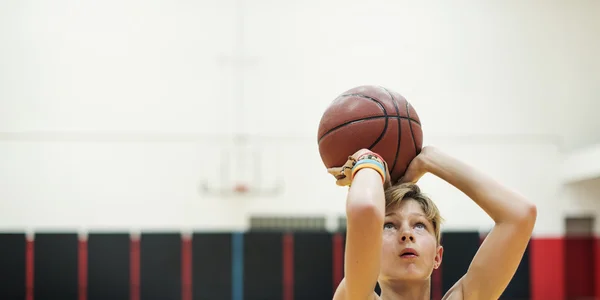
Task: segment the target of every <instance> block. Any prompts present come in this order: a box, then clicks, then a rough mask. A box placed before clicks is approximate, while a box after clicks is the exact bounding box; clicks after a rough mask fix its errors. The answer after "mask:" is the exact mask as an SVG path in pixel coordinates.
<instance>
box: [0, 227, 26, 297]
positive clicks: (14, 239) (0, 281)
mask: <svg viewBox="0 0 600 300" xmlns="http://www.w3.org/2000/svg"><path fill="white" fill-rule="evenodd" d="M25 246H26V239H25V234H22V233H2V234H0V299H25Z"/></svg>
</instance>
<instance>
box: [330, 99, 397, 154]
mask: <svg viewBox="0 0 600 300" xmlns="http://www.w3.org/2000/svg"><path fill="white" fill-rule="evenodd" d="M348 96H353V97H359V98H363V99H367V100H371V101H373V102H375V103H376V104H377V105H378V106H379V108H381V111H382V112H383V115H384V116H385V124H384V125H383V130H382V131H381V134H379V136H378V137H377V139H375V141H374V142H373V143H372V144H371V146H369V149H372V148H373V147H375V145H377V143H379V142H380V141H381V139H382V138H383V136H384V135H385V133H386V132H387V128H388V123H389V119H388V118H387V117H388V113H387V110H386V109H385V106H383V103H381V101H379V99H376V98H374V97H371V96H367V95H363V94H344V95H341V96H340V97H348Z"/></svg>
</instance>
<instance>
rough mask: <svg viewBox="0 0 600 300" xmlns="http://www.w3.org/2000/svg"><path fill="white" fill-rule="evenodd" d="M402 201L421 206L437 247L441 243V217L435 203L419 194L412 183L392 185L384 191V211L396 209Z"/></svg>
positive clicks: (416, 186)
mask: <svg viewBox="0 0 600 300" xmlns="http://www.w3.org/2000/svg"><path fill="white" fill-rule="evenodd" d="M404 200H414V201H417V202H418V203H419V205H421V209H423V212H424V213H425V217H426V218H427V220H429V222H431V224H433V230H434V233H435V238H436V240H437V243H438V245H439V244H440V241H441V233H440V231H441V230H440V226H441V223H442V222H443V219H442V216H441V214H440V211H439V209H438V208H437V206H436V205H435V203H434V202H433V201H432V200H431V198H429V197H428V196H426V195H425V194H423V193H422V192H421V188H419V186H418V185H416V184H414V183H402V184H398V185H394V186H391V187H389V188H388V189H386V191H385V207H386V210H387V209H389V208H392V207H397V206H398V204H400V202H402V201H404Z"/></svg>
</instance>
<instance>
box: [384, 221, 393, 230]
mask: <svg viewBox="0 0 600 300" xmlns="http://www.w3.org/2000/svg"><path fill="white" fill-rule="evenodd" d="M394 227H395V226H394V223H390V222H387V223H385V224H383V228H384V229H394Z"/></svg>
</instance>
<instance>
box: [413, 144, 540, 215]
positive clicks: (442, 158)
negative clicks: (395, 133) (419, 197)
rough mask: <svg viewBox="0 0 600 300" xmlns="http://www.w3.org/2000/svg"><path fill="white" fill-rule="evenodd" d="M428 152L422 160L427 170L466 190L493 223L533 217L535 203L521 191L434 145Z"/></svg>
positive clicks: (463, 190) (461, 189)
mask: <svg viewBox="0 0 600 300" xmlns="http://www.w3.org/2000/svg"><path fill="white" fill-rule="evenodd" d="M429 154H430V155H428V156H427V161H426V162H425V164H426V169H427V171H428V172H429V173H432V174H433V175H436V176H437V177H439V178H441V179H443V180H444V181H446V182H448V183H449V184H451V185H453V186H454V187H456V188H457V189H459V190H460V191H462V192H463V193H464V194H466V195H467V196H468V197H469V198H471V199H472V200H473V201H474V202H475V203H476V204H477V205H479V207H481V208H482V209H483V210H484V211H485V212H486V213H487V214H488V215H489V216H490V217H491V218H492V219H493V220H494V221H495V222H496V223H515V222H523V221H531V220H532V219H535V206H534V205H533V204H532V203H531V202H529V201H527V199H525V197H523V196H522V195H520V194H518V193H516V192H514V191H512V190H511V189H509V188H507V187H505V186H503V185H502V184H500V183H499V182H497V181H496V180H494V179H493V178H491V177H490V176H488V175H487V174H484V173H483V172H481V171H479V170H477V169H475V168H473V167H471V166H469V165H468V164H466V163H464V162H462V161H460V160H457V159H455V158H453V157H451V156H449V155H447V154H445V153H443V152H441V151H439V150H437V149H433V151H431V153H429Z"/></svg>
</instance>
